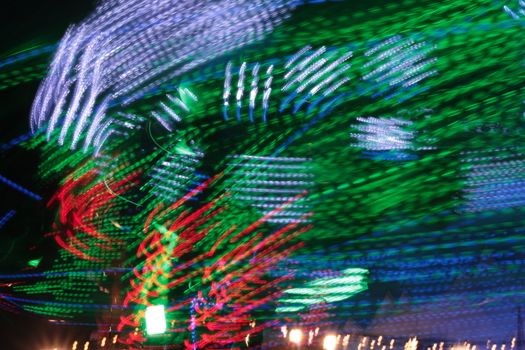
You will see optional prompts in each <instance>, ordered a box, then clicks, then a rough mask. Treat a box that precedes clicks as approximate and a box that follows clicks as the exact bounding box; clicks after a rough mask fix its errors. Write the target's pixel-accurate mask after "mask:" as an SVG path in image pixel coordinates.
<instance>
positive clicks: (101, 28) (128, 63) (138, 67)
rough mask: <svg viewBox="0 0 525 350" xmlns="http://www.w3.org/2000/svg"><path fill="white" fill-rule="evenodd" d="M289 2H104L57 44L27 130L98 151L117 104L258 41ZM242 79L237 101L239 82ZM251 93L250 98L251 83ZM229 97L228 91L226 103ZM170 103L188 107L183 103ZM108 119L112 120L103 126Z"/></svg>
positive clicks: (279, 18) (116, 125)
mask: <svg viewBox="0 0 525 350" xmlns="http://www.w3.org/2000/svg"><path fill="white" fill-rule="evenodd" d="M295 4H296V2H294V1H292V0H256V1H253V0H204V1H199V2H195V1H193V0H154V1H151V0H103V1H102V2H101V4H100V5H99V6H98V8H97V9H96V11H95V12H94V13H93V14H92V15H90V16H89V17H88V18H87V19H85V20H84V21H83V22H82V23H80V24H77V25H73V26H71V27H70V28H69V29H68V30H67V32H66V34H65V35H64V37H63V39H62V41H61V42H60V44H59V47H58V49H57V51H56V53H55V56H54V58H53V61H52V63H51V66H50V68H49V74H48V75H47V77H46V78H45V80H44V81H43V82H42V84H41V86H40V88H39V90H38V93H37V95H36V97H35V100H34V103H33V106H32V110H31V130H32V131H33V132H36V131H37V130H45V131H46V136H47V139H48V140H51V138H52V137H53V138H54V136H55V132H56V131H58V134H57V136H58V140H57V141H58V143H59V144H61V145H66V144H69V145H70V148H72V149H76V148H77V147H78V145H79V144H81V143H83V150H84V151H87V150H88V149H89V148H90V147H92V146H93V147H95V148H100V146H101V144H94V143H93V142H94V140H95V139H98V140H99V141H100V142H102V141H105V140H107V139H108V137H109V135H122V133H121V132H120V131H121V130H120V129H121V128H122V123H120V122H118V121H120V119H119V117H118V116H117V113H114V112H116V111H115V110H116V109H117V110H118V109H119V108H121V107H122V106H125V105H128V104H130V103H133V102H135V101H137V100H140V99H141V98H143V97H144V96H146V95H148V94H152V93H154V92H155V91H157V89H158V88H159V87H161V86H162V85H163V84H165V83H168V82H172V81H173V80H174V79H176V78H178V77H180V76H181V75H182V74H184V73H186V72H188V71H190V70H192V69H195V68H197V67H198V66H200V65H202V64H205V63H207V62H209V61H211V60H213V59H216V58H217V57H220V56H222V55H223V54H225V53H227V52H230V51H232V50H235V49H238V48H240V47H243V46H245V45H247V44H250V43H252V42H254V41H256V40H259V39H261V38H263V37H264V35H265V34H267V33H268V32H269V31H271V30H272V29H273V28H274V27H275V26H276V25H278V24H279V23H281V22H282V20H283V19H284V18H286V17H287V15H288V14H289V13H290V11H291V10H292V9H293V8H294V7H295V6H296V5H295ZM254 73H255V72H254ZM255 75H256V74H254V79H255ZM240 83H241V84H240V86H239V90H240V92H239V93H238V97H237V100H238V103H239V104H240V103H241V102H242V101H241V98H242V95H243V86H244V84H243V83H244V82H243V81H242V80H241V81H240ZM257 83H258V78H257V79H255V83H254V84H257ZM226 85H228V84H226ZM225 87H227V86H225ZM252 91H254V94H255V95H256V93H257V89H255V90H254V89H253V84H252ZM185 93H188V95H189V96H190V97H191V98H193V97H195V96H194V95H193V94H192V93H191V92H189V91H188V92H185ZM228 97H229V94H228V93H226V94H225V97H224V98H225V102H226V101H227V99H228ZM195 98H196V97H195ZM251 100H252V103H251V105H252V106H253V104H254V102H253V98H252V99H251ZM172 102H173V103H174V104H175V105H177V106H178V108H180V109H182V110H184V111H186V112H187V111H188V106H187V105H186V103H185V102H183V100H181V99H177V98H174V99H173V100H172ZM161 109H162V111H164V112H165V113H166V114H167V115H168V116H169V118H170V119H172V121H175V122H180V120H181V119H182V117H181V116H180V114H179V113H177V112H175V111H174V110H173V108H171V107H169V106H167V105H165V104H161ZM148 117H149V118H150V119H151V118H156V119H157V120H158V121H159V123H161V124H162V125H163V126H164V127H165V128H166V129H167V130H173V128H174V126H173V125H172V121H169V120H166V118H157V117H158V115H157V116H156V115H152V116H148ZM160 119H162V120H163V121H161V120H160ZM108 120H112V121H113V122H112V123H110V124H107V123H106V122H107V121H108ZM128 123H129V121H128ZM100 125H110V127H111V130H113V131H110V130H105V133H104V134H102V133H101V132H100V131H99V130H100ZM93 126H94V127H93Z"/></svg>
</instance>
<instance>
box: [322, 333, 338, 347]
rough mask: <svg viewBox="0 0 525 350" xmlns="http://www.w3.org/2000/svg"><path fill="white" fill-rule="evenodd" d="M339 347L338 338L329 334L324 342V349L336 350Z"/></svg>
mask: <svg viewBox="0 0 525 350" xmlns="http://www.w3.org/2000/svg"><path fill="white" fill-rule="evenodd" d="M336 347H337V337H336V336H335V335H333V334H329V335H327V336H325V337H324V340H323V349H325V350H335V348H336Z"/></svg>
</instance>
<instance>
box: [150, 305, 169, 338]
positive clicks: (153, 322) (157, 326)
mask: <svg viewBox="0 0 525 350" xmlns="http://www.w3.org/2000/svg"><path fill="white" fill-rule="evenodd" d="M146 332H147V333H148V335H155V334H162V333H164V332H166V315H165V312H164V305H155V306H148V307H147V308H146Z"/></svg>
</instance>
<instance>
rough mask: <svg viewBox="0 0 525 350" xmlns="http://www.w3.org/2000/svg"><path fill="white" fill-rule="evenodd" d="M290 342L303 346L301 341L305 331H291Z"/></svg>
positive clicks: (295, 329)
mask: <svg viewBox="0 0 525 350" xmlns="http://www.w3.org/2000/svg"><path fill="white" fill-rule="evenodd" d="M289 339H290V342H292V343H295V344H301V340H302V339H303V331H301V330H300V329H297V328H294V329H292V330H291V331H290V338H289Z"/></svg>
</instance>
